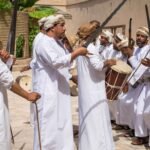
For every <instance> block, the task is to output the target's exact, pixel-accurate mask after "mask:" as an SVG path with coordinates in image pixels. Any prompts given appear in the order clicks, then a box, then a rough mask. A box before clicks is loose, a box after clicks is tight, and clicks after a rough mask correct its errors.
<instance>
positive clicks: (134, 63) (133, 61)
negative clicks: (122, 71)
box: [128, 56, 139, 69]
mask: <svg viewBox="0 0 150 150" xmlns="http://www.w3.org/2000/svg"><path fill="white" fill-rule="evenodd" d="M128 61H129V62H130V64H131V66H132V68H133V69H135V68H136V67H137V66H138V64H139V61H138V60H137V58H136V56H131V57H130V58H129V59H128Z"/></svg>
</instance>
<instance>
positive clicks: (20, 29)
mask: <svg viewBox="0 0 150 150" xmlns="http://www.w3.org/2000/svg"><path fill="white" fill-rule="evenodd" d="M28 19H29V18H28V14H26V13H24V12H18V15H17V24H16V26H17V27H16V39H17V37H18V36H19V35H20V34H23V35H24V38H25V45H24V52H23V57H24V58H28V57H29V44H28V33H29V31H28V29H29V28H28ZM10 22H11V12H0V41H1V42H2V43H3V48H6V45H7V40H8V34H9V28H10Z"/></svg>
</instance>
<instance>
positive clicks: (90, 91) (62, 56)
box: [0, 15, 150, 150]
mask: <svg viewBox="0 0 150 150" xmlns="http://www.w3.org/2000/svg"><path fill="white" fill-rule="evenodd" d="M38 23H39V27H40V32H39V33H38V34H37V36H36V37H35V39H34V42H33V57H32V61H31V62H30V68H31V69H32V78H33V79H32V86H33V91H35V92H37V93H40V95H38V94H37V93H31V94H34V95H32V96H33V97H34V98H33V97H32V98H31V97H30V98H29V100H32V101H35V100H36V99H38V98H39V100H38V101H37V102H36V103H37V109H38V110H36V107H35V105H34V104H33V103H32V104H31V115H32V117H31V118H32V123H33V127H34V147H33V149H34V150H41V149H42V150H74V141H73V129H72V117H71V115H72V113H71V99H70V89H69V80H70V79H72V78H73V77H72V75H71V74H70V72H69V70H70V67H71V63H72V62H73V60H75V59H76V62H77V72H78V82H77V83H78V92H79V141H78V149H79V150H101V149H102V150H114V149H115V146H114V141H113V136H112V128H111V122H110V121H111V120H115V122H116V124H118V125H121V126H122V125H127V126H129V128H130V129H133V130H134V136H135V137H136V138H134V139H133V141H132V144H136V145H139V144H144V143H145V139H146V138H147V137H148V136H149V130H150V122H149V120H150V119H149V116H150V105H149V104H150V102H149V101H150V92H149V87H150V77H149V73H150V72H149V66H150V54H149V51H150V50H149V49H150V46H149V45H148V39H149V31H148V29H147V28H146V27H140V28H139V29H138V30H137V33H136V45H137V47H134V45H129V41H128V39H127V38H126V37H125V36H124V35H123V34H121V33H117V34H116V35H113V34H112V33H111V32H110V31H108V30H103V31H102V33H100V35H99V36H98V37H97V38H95V40H94V41H92V42H91V43H90V44H89V45H88V47H87V48H85V47H82V44H83V43H84V42H85V41H86V39H87V38H88V37H89V36H90V34H91V33H92V32H94V31H95V30H96V29H97V28H98V27H99V26H100V24H99V22H98V21H96V20H95V21H91V22H89V23H87V24H86V25H85V26H82V27H80V28H79V30H78V32H77V36H78V38H77V41H76V42H75V43H76V44H75V46H74V47H75V48H74V49H72V47H70V45H69V43H68V41H67V42H66V40H64V37H65V31H66V28H65V19H64V17H63V16H62V15H56V16H53V15H52V16H48V17H44V18H42V19H40V20H39V22H38ZM117 59H121V60H122V61H125V62H126V63H128V64H129V65H130V66H131V67H132V68H133V73H132V74H131V76H132V77H131V78H130V79H129V80H128V84H126V87H128V88H127V90H126V93H124V92H122V93H121V94H120V95H119V97H118V99H117V100H115V101H109V100H108V99H107V92H106V87H105V86H106V85H105V78H106V72H107V71H108V70H109V68H111V66H113V65H116V62H117ZM2 65H4V66H5V67H6V65H5V64H4V63H2ZM7 72H8V69H7ZM9 74H10V73H9ZM4 81H6V80H4ZM2 83H5V84H6V82H3V81H2ZM6 87H7V86H6ZM6 87H5V89H6ZM9 87H11V86H9ZM21 93H22V92H21ZM19 94H20V93H19ZM26 94H28V93H26ZM20 95H21V94H20ZM40 96H41V97H40ZM24 97H25V98H26V97H27V96H24ZM3 103H4V102H3ZM37 111H38V113H37ZM37 115H38V118H39V120H38V122H37ZM39 132H40V134H39ZM39 136H40V138H39ZM0 144H1V143H0ZM0 146H1V145H0ZM3 150H10V148H5V147H4V148H3Z"/></svg>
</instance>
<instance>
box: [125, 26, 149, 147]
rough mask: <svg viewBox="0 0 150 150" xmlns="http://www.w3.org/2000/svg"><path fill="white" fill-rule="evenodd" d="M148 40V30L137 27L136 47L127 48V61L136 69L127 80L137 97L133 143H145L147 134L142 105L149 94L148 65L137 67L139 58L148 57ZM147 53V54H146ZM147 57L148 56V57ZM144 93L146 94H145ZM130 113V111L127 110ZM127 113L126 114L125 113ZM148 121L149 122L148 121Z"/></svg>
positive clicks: (145, 102) (146, 100)
mask: <svg viewBox="0 0 150 150" xmlns="http://www.w3.org/2000/svg"><path fill="white" fill-rule="evenodd" d="M148 41H149V30H148V28H146V27H139V28H138V29H137V32H136V44H137V46H138V47H137V48H136V49H135V50H134V51H132V50H131V49H128V51H127V55H128V58H129V59H128V61H129V62H130V64H131V66H132V67H133V68H134V69H135V70H136V69H137V71H136V73H135V74H134V75H133V77H132V78H131V80H130V81H129V83H130V84H131V85H132V86H133V87H134V93H136V95H137V97H136V99H135V97H134V99H135V100H134V108H136V110H134V119H133V126H134V130H135V138H133V140H132V144H133V145H141V144H145V143H146V142H147V141H146V137H147V136H148V132H147V126H146V125H145V122H144V118H143V111H144V106H145V105H146V104H147V102H148V101H149V100H148V95H149V94H150V90H149V87H150V81H149V70H148V67H147V69H146V70H144V69H140V68H141V67H138V66H139V64H140V63H141V60H142V59H144V58H145V57H148V56H149V54H148V52H149V49H150V46H149V45H148ZM147 54H148V55H147ZM148 58H149V57H148ZM145 93H146V94H145ZM129 113H130V112H129ZM126 115H128V114H126ZM149 123H150V122H149Z"/></svg>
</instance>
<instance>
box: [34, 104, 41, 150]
mask: <svg viewBox="0 0 150 150" xmlns="http://www.w3.org/2000/svg"><path fill="white" fill-rule="evenodd" d="M34 104H35V110H36V120H37V127H38V138H39V146H40V150H42V144H41V133H40V122H39V112H38V106H37V103H36V102H35V103H34Z"/></svg>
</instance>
